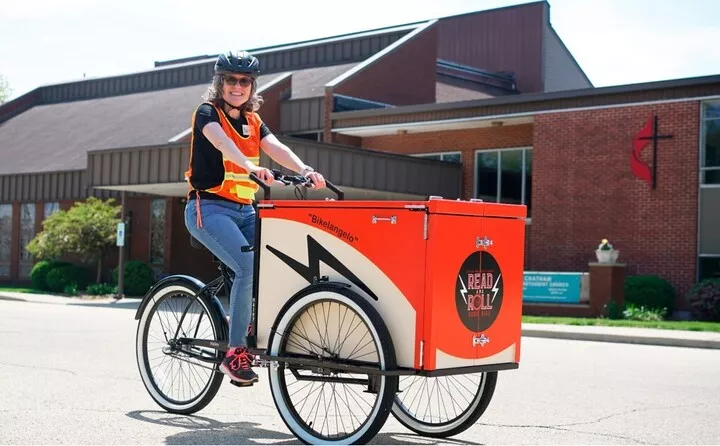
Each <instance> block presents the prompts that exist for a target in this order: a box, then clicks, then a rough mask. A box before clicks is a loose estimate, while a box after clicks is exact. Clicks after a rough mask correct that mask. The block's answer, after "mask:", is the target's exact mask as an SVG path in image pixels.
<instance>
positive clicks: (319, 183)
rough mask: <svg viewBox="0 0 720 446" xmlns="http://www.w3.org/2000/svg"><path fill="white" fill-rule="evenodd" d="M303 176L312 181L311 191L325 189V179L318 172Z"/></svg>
mask: <svg viewBox="0 0 720 446" xmlns="http://www.w3.org/2000/svg"><path fill="white" fill-rule="evenodd" d="M305 176H306V177H307V178H309V179H310V180H311V181H312V186H313V189H322V188H323V187H325V178H324V177H323V176H322V175H321V174H320V173H319V172H310V173H308V174H307V175H305Z"/></svg>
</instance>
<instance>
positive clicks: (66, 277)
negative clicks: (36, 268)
mask: <svg viewBox="0 0 720 446" xmlns="http://www.w3.org/2000/svg"><path fill="white" fill-rule="evenodd" d="M88 277H89V271H88V269H87V268H84V267H81V266H76V265H71V264H66V265H60V266H55V267H53V268H52V269H51V270H50V271H48V273H47V276H46V277H45V281H46V283H47V286H48V289H49V290H50V291H52V292H55V293H64V292H65V290H66V288H67V287H71V286H73V285H74V286H75V287H76V288H77V289H78V290H84V289H85V288H86V287H87V285H88Z"/></svg>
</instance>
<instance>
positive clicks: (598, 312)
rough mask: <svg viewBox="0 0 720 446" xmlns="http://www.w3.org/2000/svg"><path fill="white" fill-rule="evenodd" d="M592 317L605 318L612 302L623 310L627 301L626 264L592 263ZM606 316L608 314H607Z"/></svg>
mask: <svg viewBox="0 0 720 446" xmlns="http://www.w3.org/2000/svg"><path fill="white" fill-rule="evenodd" d="M589 266H590V312H591V317H600V316H603V315H604V313H605V311H606V309H605V306H606V305H607V306H608V307H609V305H610V302H615V304H616V305H617V306H618V308H622V306H623V303H624V301H625V298H624V291H623V286H624V284H625V274H626V265H625V264H624V263H594V262H592V263H590V264H589ZM605 315H606V314H605Z"/></svg>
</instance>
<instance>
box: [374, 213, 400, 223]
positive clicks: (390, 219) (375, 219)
mask: <svg viewBox="0 0 720 446" xmlns="http://www.w3.org/2000/svg"><path fill="white" fill-rule="evenodd" d="M379 221H389V222H390V224H392V225H394V224H395V223H397V216H395V215H393V216H392V217H378V216H377V215H373V216H372V222H373V224H376V223H377V222H379Z"/></svg>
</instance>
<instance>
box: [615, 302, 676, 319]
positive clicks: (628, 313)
mask: <svg viewBox="0 0 720 446" xmlns="http://www.w3.org/2000/svg"><path fill="white" fill-rule="evenodd" d="M665 314H666V311H665V309H664V308H663V309H662V310H656V309H648V308H645V307H636V306H635V305H628V306H627V307H626V308H625V309H624V310H623V319H627V320H630V321H647V322H657V321H662V320H664V319H665Z"/></svg>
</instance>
